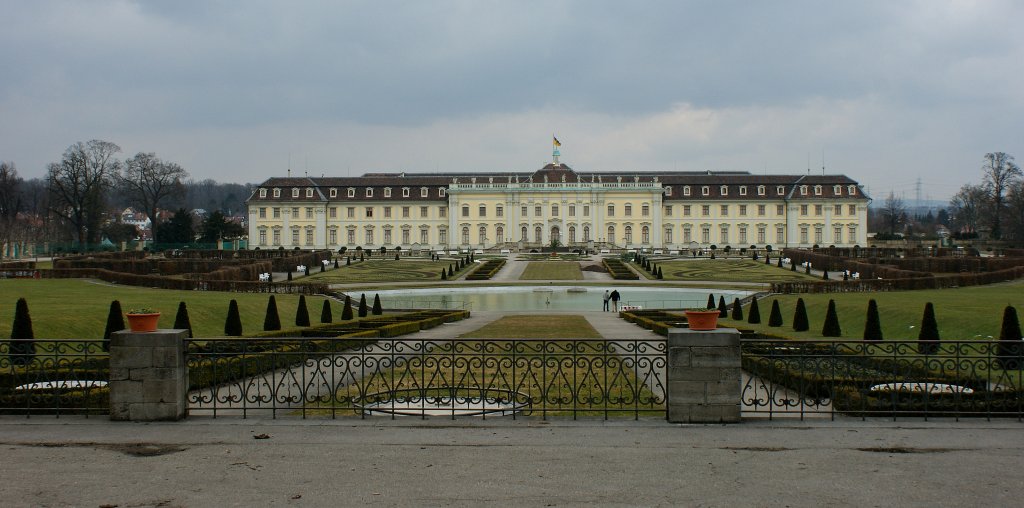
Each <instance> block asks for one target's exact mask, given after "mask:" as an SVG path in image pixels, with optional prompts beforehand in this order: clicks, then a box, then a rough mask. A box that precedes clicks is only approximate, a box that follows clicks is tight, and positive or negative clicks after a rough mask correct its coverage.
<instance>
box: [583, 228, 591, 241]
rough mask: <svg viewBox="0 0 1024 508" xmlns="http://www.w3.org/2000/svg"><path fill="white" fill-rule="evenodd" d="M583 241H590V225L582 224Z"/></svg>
mask: <svg viewBox="0 0 1024 508" xmlns="http://www.w3.org/2000/svg"><path fill="white" fill-rule="evenodd" d="M583 241H584V242H589V241H590V226H583Z"/></svg>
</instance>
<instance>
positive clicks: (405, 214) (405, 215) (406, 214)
mask: <svg viewBox="0 0 1024 508" xmlns="http://www.w3.org/2000/svg"><path fill="white" fill-rule="evenodd" d="M402 218H403V219H408V218H409V207H408V206H403V207H402Z"/></svg>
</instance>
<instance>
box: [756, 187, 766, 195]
mask: <svg viewBox="0 0 1024 508" xmlns="http://www.w3.org/2000/svg"><path fill="white" fill-rule="evenodd" d="M764 193H765V188H764V185H758V186H757V195H758V196H764Z"/></svg>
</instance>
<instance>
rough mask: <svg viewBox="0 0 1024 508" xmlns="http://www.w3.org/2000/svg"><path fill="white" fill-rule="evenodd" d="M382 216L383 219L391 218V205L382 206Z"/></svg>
mask: <svg viewBox="0 0 1024 508" xmlns="http://www.w3.org/2000/svg"><path fill="white" fill-rule="evenodd" d="M384 218H385V219H390V218H391V207H390V206H385V207H384Z"/></svg>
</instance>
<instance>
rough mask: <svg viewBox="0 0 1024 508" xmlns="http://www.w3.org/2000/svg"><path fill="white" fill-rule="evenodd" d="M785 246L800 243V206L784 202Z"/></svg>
mask: <svg viewBox="0 0 1024 508" xmlns="http://www.w3.org/2000/svg"><path fill="white" fill-rule="evenodd" d="M785 210H786V245H785V247H788V246H790V245H794V244H799V243H800V224H799V222H800V205H796V204H793V203H790V202H788V201H787V202H786V206H785Z"/></svg>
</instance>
